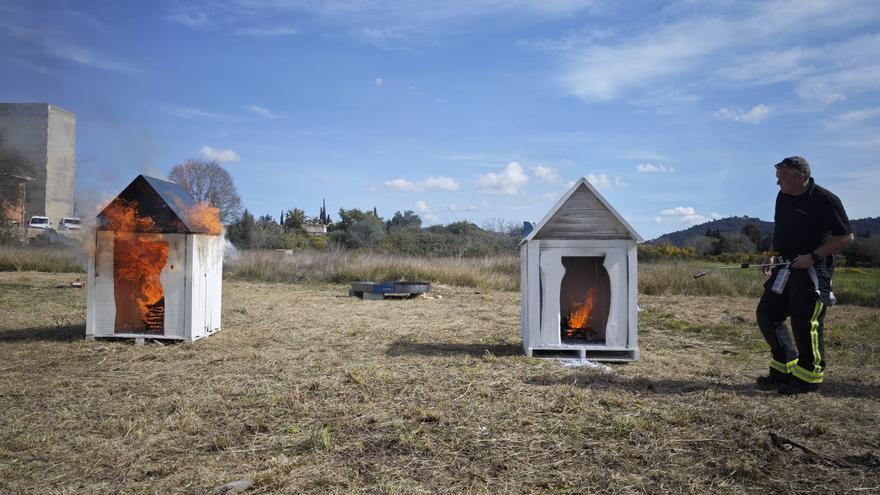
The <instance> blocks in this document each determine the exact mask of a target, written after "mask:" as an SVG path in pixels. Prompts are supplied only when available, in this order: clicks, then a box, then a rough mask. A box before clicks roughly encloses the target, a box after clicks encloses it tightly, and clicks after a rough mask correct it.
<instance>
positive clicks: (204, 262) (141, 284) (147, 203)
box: [86, 175, 224, 341]
mask: <svg viewBox="0 0 880 495" xmlns="http://www.w3.org/2000/svg"><path fill="white" fill-rule="evenodd" d="M221 233H222V227H221V225H220V220H219V215H218V210H217V209H216V208H214V207H212V206H210V205H206V204H201V203H196V201H195V200H194V199H193V198H192V196H191V195H190V194H189V193H188V192H186V190H184V189H183V188H182V187H180V186H179V185H177V184H175V183H173V182H167V181H163V180H160V179H155V178H153V177H146V176H143V175H140V176H138V177H137V178H136V179H135V180H134V181H132V183H131V184H129V185H128V187H126V188H125V189H124V190H123V191H122V192H121V193H120V194H119V196H117V197H116V198H115V199H114V200H113V201H111V202H110V204H108V205H107V206H106V207H105V208H104V209H103V210H102V211H101V213H99V214H98V218H97V228H96V232H95V246H94V252H93V254H92V256H90V257H89V273H88V308H87V317H86V336H87V337H89V336H90V337H133V338H156V339H173V340H188V341H192V340H196V339H199V338H202V337H205V336H207V335H210V334H212V333H214V332H216V331H217V330H219V329H220V297H221V289H222V276H223V244H224V241H223V236H222V235H220V234H221Z"/></svg>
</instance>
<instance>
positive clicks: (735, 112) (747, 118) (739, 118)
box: [715, 103, 770, 124]
mask: <svg viewBox="0 0 880 495" xmlns="http://www.w3.org/2000/svg"><path fill="white" fill-rule="evenodd" d="M769 113H770V107H768V106H767V105H764V104H763V103H762V104H760V105H758V106H756V107H754V108H752V109H751V110H749V111H748V112H743V111H742V109H740V108H722V109H720V110H718V111H717V112H715V117H717V118H719V119H722V120H731V121H733V122H742V123H744V124H757V123H759V122H761V121H762V120H764V119H766V118H767V114H769Z"/></svg>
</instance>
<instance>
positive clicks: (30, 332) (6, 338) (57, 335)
mask: <svg viewBox="0 0 880 495" xmlns="http://www.w3.org/2000/svg"><path fill="white" fill-rule="evenodd" d="M85 336H86V325H85V324H80V325H64V326H51V327H35V328H20V329H14V330H0V343H2V342H23V341H27V340H46V341H56V342H70V341H73V340H82V339H83V338H85Z"/></svg>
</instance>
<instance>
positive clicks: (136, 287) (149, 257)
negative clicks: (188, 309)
mask: <svg viewBox="0 0 880 495" xmlns="http://www.w3.org/2000/svg"><path fill="white" fill-rule="evenodd" d="M104 220H105V222H106V224H105V227H106V228H108V229H110V230H112V231H113V232H114V250H113V284H114V292H115V295H116V329H117V331H122V332H128V331H137V332H140V331H150V330H153V331H155V330H158V331H159V333H162V330H163V321H162V320H163V315H164V311H165V306H164V297H165V293H164V290H163V288H162V281H161V280H160V275H161V274H162V270H163V269H164V268H165V265H166V264H167V262H168V242H167V241H165V240H164V239H163V237H162V235H160V234H156V233H149V231H151V230H155V223H154V222H153V219H152V218H147V217H141V216H139V215H138V213H137V204H136V203H126V202H123V201H117V202H114V203H111V204H110V205H109V206H108V207H107V208H105V209H104Z"/></svg>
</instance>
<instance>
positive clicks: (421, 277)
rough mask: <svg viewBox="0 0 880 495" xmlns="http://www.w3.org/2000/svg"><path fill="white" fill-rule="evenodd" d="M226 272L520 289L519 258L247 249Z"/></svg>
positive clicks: (280, 278)
mask: <svg viewBox="0 0 880 495" xmlns="http://www.w3.org/2000/svg"><path fill="white" fill-rule="evenodd" d="M225 273H226V274H227V275H229V276H231V277H235V278H240V279H244V280H260V281H267V282H326V283H346V282H353V281H356V280H410V281H424V282H434V283H441V284H449V285H455V286H458V287H479V288H484V289H500V290H516V289H518V288H519V256H513V255H511V256H492V257H485V258H425V257H412V256H393V255H387V254H375V253H359V252H355V251H345V250H330V251H300V252H295V253H293V254H291V255H285V254H282V253H278V252H273V251H242V252H241V253H240V254H239V256H238V257H237V258H235V259H233V260H231V261H230V262H228V263H227V264H226V266H225Z"/></svg>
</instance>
